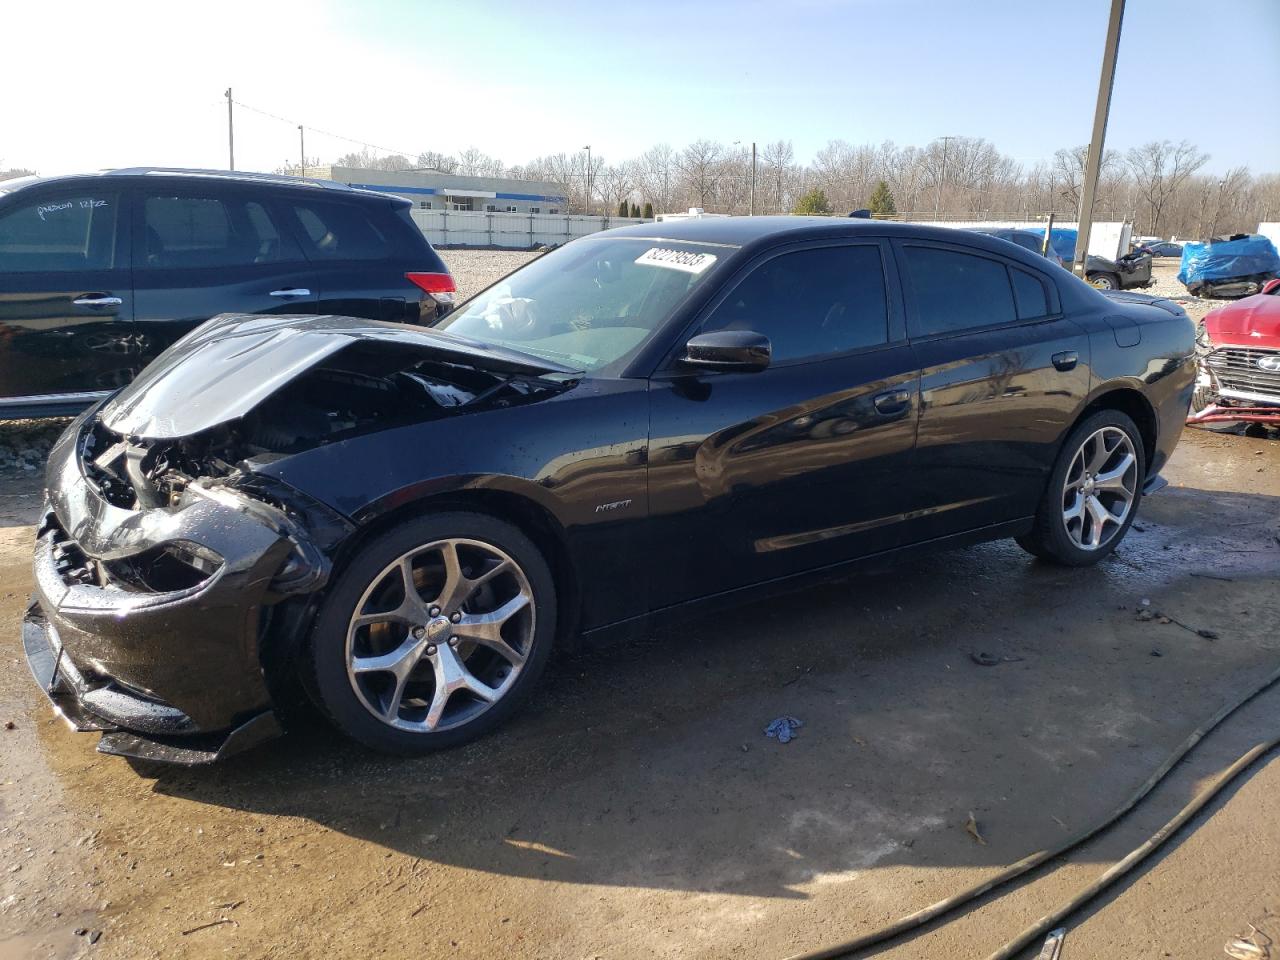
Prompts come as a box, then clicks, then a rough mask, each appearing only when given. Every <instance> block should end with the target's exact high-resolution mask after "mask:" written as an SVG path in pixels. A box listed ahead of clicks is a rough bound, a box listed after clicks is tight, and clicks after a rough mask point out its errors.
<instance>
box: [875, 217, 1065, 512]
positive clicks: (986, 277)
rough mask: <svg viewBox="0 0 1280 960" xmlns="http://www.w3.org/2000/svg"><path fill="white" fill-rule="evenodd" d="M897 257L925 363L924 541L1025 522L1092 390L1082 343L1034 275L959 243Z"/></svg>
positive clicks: (900, 252)
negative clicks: (1023, 520) (1000, 524)
mask: <svg viewBox="0 0 1280 960" xmlns="http://www.w3.org/2000/svg"><path fill="white" fill-rule="evenodd" d="M894 249H895V253H896V254H897V258H898V263H899V267H900V269H901V271H902V274H903V287H904V292H905V294H906V302H907V330H908V333H909V334H910V337H911V343H912V349H913V350H914V351H915V355H916V360H917V362H918V364H919V366H920V397H921V401H920V429H919V436H918V439H917V445H916V460H915V469H914V471H913V473H914V474H915V476H916V478H917V481H918V483H917V485H916V487H915V489H916V490H917V491H918V493H919V495H920V497H921V499H920V502H919V503H918V504H917V505H916V507H917V509H918V510H919V520H918V523H919V524H922V525H923V529H922V530H921V531H920V532H921V533H922V534H924V535H927V536H928V537H936V536H944V535H948V534H953V533H960V532H963V531H967V530H973V529H977V528H980V527H984V526H988V525H991V524H996V523H1001V522H1004V521H1008V520H1014V519H1018V518H1023V517H1028V516H1031V515H1032V514H1033V513H1034V512H1035V508H1036V504H1037V502H1038V501H1039V498H1040V496H1041V494H1042V493H1043V491H1044V485H1045V482H1046V481H1047V478H1048V474H1049V471H1050V469H1051V468H1052V466H1053V461H1054V458H1055V457H1056V456H1057V451H1058V444H1059V442H1060V441H1061V438H1062V434H1063V432H1064V431H1065V429H1066V428H1067V426H1068V424H1069V423H1070V422H1071V418H1072V417H1073V416H1074V415H1075V412H1076V411H1077V410H1079V409H1080V405H1081V404H1082V402H1083V400H1084V398H1085V396H1086V394H1087V393H1088V391H1089V344H1088V338H1087V335H1086V334H1085V333H1084V331H1082V330H1081V329H1080V327H1078V326H1077V325H1076V324H1075V323H1074V322H1072V321H1071V320H1069V319H1068V318H1067V317H1065V316H1064V315H1063V314H1062V311H1061V304H1060V301H1059V298H1058V292H1057V288H1056V287H1055V286H1054V284H1053V283H1052V282H1050V281H1049V278H1048V276H1047V275H1046V274H1044V273H1042V272H1041V271H1040V270H1038V269H1033V268H1031V267H1028V266H1025V265H1023V264H1020V263H1017V262H1015V261H1012V260H1005V259H1004V258H1002V257H1000V256H998V255H995V254H991V253H988V252H987V251H985V250H980V249H976V248H972V247H966V246H962V245H959V244H949V243H935V242H931V241H923V240H922V241H916V240H906V241H894Z"/></svg>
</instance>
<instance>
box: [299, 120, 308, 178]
mask: <svg viewBox="0 0 1280 960" xmlns="http://www.w3.org/2000/svg"><path fill="white" fill-rule="evenodd" d="M298 159H299V160H301V161H302V162H301V163H299V164H298V176H300V177H305V176H306V175H307V135H306V134H305V133H303V132H302V124H298Z"/></svg>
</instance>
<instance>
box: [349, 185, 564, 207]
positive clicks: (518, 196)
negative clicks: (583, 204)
mask: <svg viewBox="0 0 1280 960" xmlns="http://www.w3.org/2000/svg"><path fill="white" fill-rule="evenodd" d="M347 186H349V187H355V188H357V189H359V190H377V191H378V192H380V193H421V194H426V195H428V196H445V195H447V194H448V193H449V190H448V188H447V187H395V186H391V185H390V184H386V183H349V184H347ZM458 189H459V190H462V189H465V188H463V187H459V188H458ZM477 199H481V200H483V199H484V198H483V197H479V198H477ZM494 199H495V200H525V201H529V202H531V203H560V204H563V203H565V198H564V197H544V196H542V195H541V194H537V193H495V194H494Z"/></svg>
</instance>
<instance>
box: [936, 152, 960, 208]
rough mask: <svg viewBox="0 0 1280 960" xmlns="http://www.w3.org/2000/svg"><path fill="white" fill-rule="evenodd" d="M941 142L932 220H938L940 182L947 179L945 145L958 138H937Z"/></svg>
mask: <svg viewBox="0 0 1280 960" xmlns="http://www.w3.org/2000/svg"><path fill="white" fill-rule="evenodd" d="M938 139H939V140H941V141H942V173H941V174H939V176H938V192H937V193H936V194H935V195H934V198H933V219H935V220H937V219H938V210H939V208H940V207H941V206H942V182H943V181H944V180H946V179H947V144H949V143H950V142H951V141H952V140H958V139H959V137H939V138H938Z"/></svg>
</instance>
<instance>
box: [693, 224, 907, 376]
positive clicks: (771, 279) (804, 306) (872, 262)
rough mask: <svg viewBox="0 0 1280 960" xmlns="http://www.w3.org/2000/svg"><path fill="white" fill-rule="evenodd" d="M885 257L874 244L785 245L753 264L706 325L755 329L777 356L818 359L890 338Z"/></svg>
mask: <svg viewBox="0 0 1280 960" xmlns="http://www.w3.org/2000/svg"><path fill="white" fill-rule="evenodd" d="M888 322H889V320H888V306H887V298H886V294H885V282H884V264H883V262H882V259H881V256H880V248H879V246H878V245H874V244H858V245H850V246H841V247H817V248H813V249H809V250H797V251H796V252H795V253H784V254H782V255H781V256H778V257H774V258H773V259H771V260H767V261H765V262H764V263H762V264H760V266H758V267H756V268H755V269H754V270H752V271H751V273H749V274H748V275H747V276H746V277H745V278H744V279H743V280H741V281H740V282H739V283H738V285H737V286H736V287H734V289H733V290H732V291H731V292H730V293H729V296H728V297H727V298H726V299H725V300H724V301H723V302H721V303H720V305H719V306H717V307H716V308H715V310H713V311H712V312H711V314H710V315H709V316H708V317H707V319H706V320H705V321H704V322H703V324H702V328H701V330H700V331H699V332H700V333H711V332H714V331H717V330H750V331H753V332H755V333H760V334H763V335H764V336H766V337H768V338H769V343H770V345H771V347H772V349H773V362H774V363H785V362H788V361H796V360H816V359H820V358H822V357H825V356H832V355H835V354H840V353H847V352H848V351H850V350H858V349H861V348H864V347H874V346H878V345H880V344H883V343H887V342H888V339H889V335H888Z"/></svg>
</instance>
